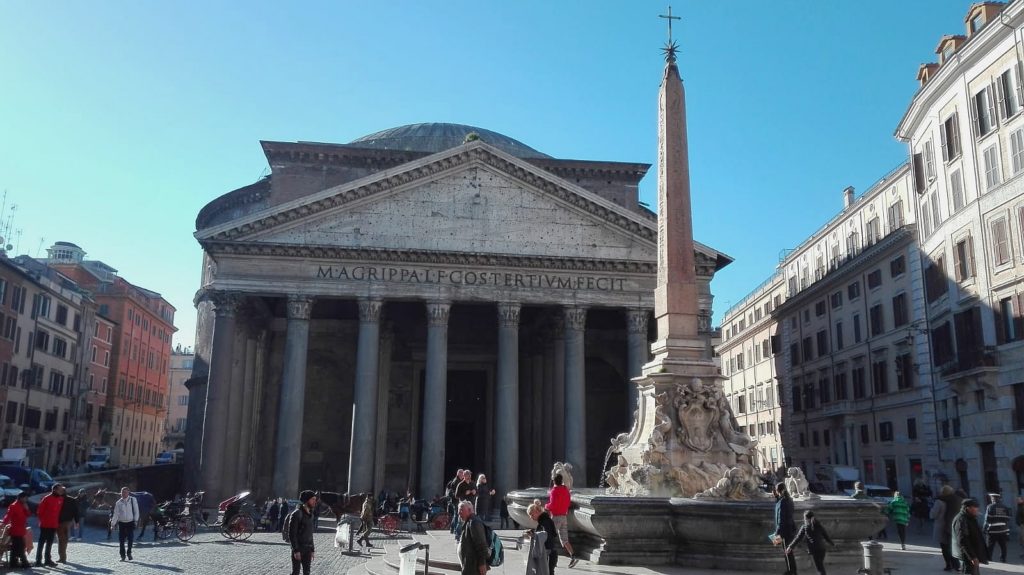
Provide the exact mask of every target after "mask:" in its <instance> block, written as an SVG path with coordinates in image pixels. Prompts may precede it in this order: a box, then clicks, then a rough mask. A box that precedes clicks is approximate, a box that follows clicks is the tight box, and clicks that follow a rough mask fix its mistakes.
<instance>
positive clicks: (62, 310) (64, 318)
mask: <svg viewBox="0 0 1024 575" xmlns="http://www.w3.org/2000/svg"><path fill="white" fill-rule="evenodd" d="M54 321H56V322H57V323H59V324H61V325H67V324H68V306H66V305H62V304H57V315H56V316H55V317H54Z"/></svg>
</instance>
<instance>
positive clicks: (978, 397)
mask: <svg viewBox="0 0 1024 575" xmlns="http://www.w3.org/2000/svg"><path fill="white" fill-rule="evenodd" d="M974 403H975V405H976V406H977V408H978V412H979V413H980V412H982V411H985V407H986V406H985V390H984V389H975V390H974Z"/></svg>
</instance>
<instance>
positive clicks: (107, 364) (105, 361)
mask: <svg viewBox="0 0 1024 575" xmlns="http://www.w3.org/2000/svg"><path fill="white" fill-rule="evenodd" d="M103 367H110V352H109V351H105V352H103Z"/></svg>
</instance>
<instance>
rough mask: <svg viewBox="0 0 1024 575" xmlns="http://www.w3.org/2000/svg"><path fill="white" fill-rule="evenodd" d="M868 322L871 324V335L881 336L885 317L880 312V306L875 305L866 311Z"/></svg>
mask: <svg viewBox="0 0 1024 575" xmlns="http://www.w3.org/2000/svg"><path fill="white" fill-rule="evenodd" d="M868 321H869V322H870V324H871V335H872V336H875V335H881V334H882V332H883V331H885V316H884V315H883V312H882V304H875V305H873V306H871V309H870V310H868Z"/></svg>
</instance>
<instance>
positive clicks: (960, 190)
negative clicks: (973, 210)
mask: <svg viewBox="0 0 1024 575" xmlns="http://www.w3.org/2000/svg"><path fill="white" fill-rule="evenodd" d="M949 194H950V196H952V199H953V211H954V212H959V211H960V210H961V209H963V207H964V204H965V203H966V202H965V201H964V182H963V178H961V177H960V170H953V172H952V173H951V174H950V175H949Z"/></svg>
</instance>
